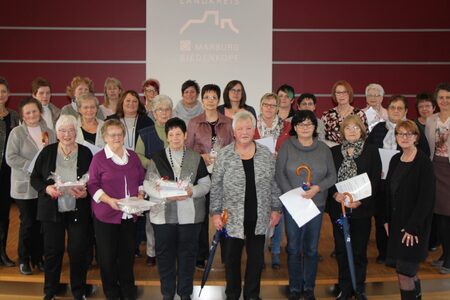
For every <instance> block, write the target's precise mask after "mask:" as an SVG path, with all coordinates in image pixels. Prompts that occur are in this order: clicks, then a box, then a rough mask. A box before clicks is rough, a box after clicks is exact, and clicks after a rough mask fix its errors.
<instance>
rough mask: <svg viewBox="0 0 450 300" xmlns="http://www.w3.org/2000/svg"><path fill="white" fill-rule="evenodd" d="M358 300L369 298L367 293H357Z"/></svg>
mask: <svg viewBox="0 0 450 300" xmlns="http://www.w3.org/2000/svg"><path fill="white" fill-rule="evenodd" d="M356 300H367V295H366V293H364V292H362V293H356Z"/></svg>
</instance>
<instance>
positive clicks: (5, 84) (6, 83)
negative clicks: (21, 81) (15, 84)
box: [0, 77, 9, 92]
mask: <svg viewBox="0 0 450 300" xmlns="http://www.w3.org/2000/svg"><path fill="white" fill-rule="evenodd" d="M0 84H3V85H4V86H6V90H7V91H8V92H9V83H8V80H6V79H5V78H4V77H0Z"/></svg>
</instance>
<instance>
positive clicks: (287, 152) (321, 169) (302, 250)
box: [275, 110, 336, 300]
mask: <svg viewBox="0 0 450 300" xmlns="http://www.w3.org/2000/svg"><path fill="white" fill-rule="evenodd" d="M291 124H292V129H291V132H290V134H291V135H292V137H291V138H289V139H288V140H287V141H286V142H284V143H283V145H282V146H281V149H280V152H279V153H278V157H277V162H276V175H275V178H276V180H277V183H278V185H279V186H280V188H281V191H282V192H283V193H286V192H288V191H290V190H292V189H295V188H298V187H299V186H302V183H304V182H307V181H308V180H307V174H305V172H302V173H300V175H299V176H298V175H297V168H298V167H299V166H300V165H302V164H303V165H306V166H308V167H309V168H310V170H311V176H310V180H311V181H310V185H309V189H307V190H306V191H305V192H304V194H303V197H304V198H307V199H311V200H312V201H313V202H314V204H315V205H316V206H317V207H318V208H319V210H320V212H321V213H320V214H319V215H318V216H316V217H314V218H313V219H312V220H310V221H309V222H308V223H306V224H305V225H304V226H302V227H301V228H299V227H298V225H297V223H296V222H295V221H294V219H293V218H292V216H291V214H290V213H289V212H288V211H287V210H286V211H285V222H286V235H287V241H288V245H287V251H288V270H289V299H292V300H298V299H299V298H300V296H301V294H302V293H303V295H304V299H308V300H311V299H315V296H314V288H315V280H316V274H317V263H318V252H317V247H318V244H319V237H320V228H321V225H322V215H323V211H324V208H325V202H326V198H327V195H328V189H329V188H330V187H331V186H332V185H333V184H334V183H335V182H336V170H335V168H334V162H333V158H332V156H331V151H330V149H329V148H328V146H327V145H326V144H325V143H323V142H321V141H319V140H318V139H317V118H316V116H315V114H314V113H313V112H312V111H309V110H301V111H298V112H296V114H295V115H294V117H293V118H292V123H291Z"/></svg>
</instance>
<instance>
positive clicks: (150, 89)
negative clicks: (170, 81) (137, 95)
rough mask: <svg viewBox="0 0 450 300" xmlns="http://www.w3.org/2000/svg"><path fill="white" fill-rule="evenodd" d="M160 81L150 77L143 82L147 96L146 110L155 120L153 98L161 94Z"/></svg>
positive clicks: (143, 89)
mask: <svg viewBox="0 0 450 300" xmlns="http://www.w3.org/2000/svg"><path fill="white" fill-rule="evenodd" d="M159 87H160V85H159V81H158V80H157V79H153V78H149V79H147V80H146V81H144V83H143V84H142V92H143V93H144V98H145V110H146V111H147V116H148V117H149V118H150V119H152V120H153V121H155V119H153V118H154V116H153V99H154V98H155V97H156V96H158V95H159Z"/></svg>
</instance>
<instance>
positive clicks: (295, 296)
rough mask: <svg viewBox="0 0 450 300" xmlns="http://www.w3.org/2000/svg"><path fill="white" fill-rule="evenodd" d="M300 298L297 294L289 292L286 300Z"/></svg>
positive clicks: (297, 299)
mask: <svg viewBox="0 0 450 300" xmlns="http://www.w3.org/2000/svg"><path fill="white" fill-rule="evenodd" d="M300 296H301V295H300V293H299V292H290V293H289V297H288V300H300Z"/></svg>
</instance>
